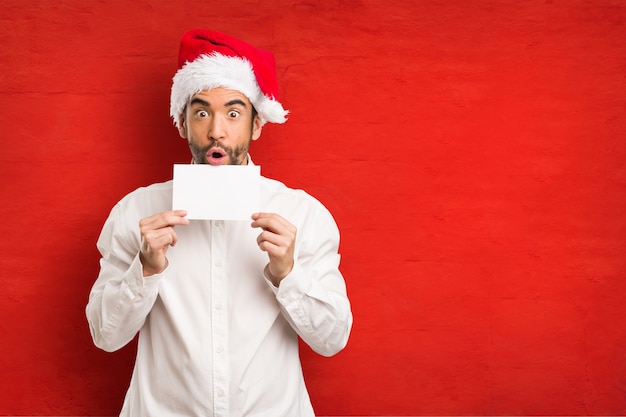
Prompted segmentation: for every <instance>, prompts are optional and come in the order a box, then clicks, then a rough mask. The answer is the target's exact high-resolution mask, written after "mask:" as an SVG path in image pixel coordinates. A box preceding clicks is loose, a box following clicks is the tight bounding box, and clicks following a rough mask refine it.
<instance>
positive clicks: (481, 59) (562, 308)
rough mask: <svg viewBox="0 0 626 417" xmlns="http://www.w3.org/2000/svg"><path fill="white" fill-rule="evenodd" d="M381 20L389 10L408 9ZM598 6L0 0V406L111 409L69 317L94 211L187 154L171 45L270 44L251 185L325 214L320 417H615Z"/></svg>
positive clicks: (622, 227)
mask: <svg viewBox="0 0 626 417" xmlns="http://www.w3.org/2000/svg"><path fill="white" fill-rule="evenodd" d="M404 3H410V4H411V5H407V4H404ZM625 23H626V4H625V3H624V2H623V1H620V0H615V1H609V0H596V1H578V0H572V1H559V0H547V1H529V0H527V1H512V0H511V1H487V0H485V1H478V0H476V1H463V0H457V1H443V2H442V1H419V2H418V1H415V2H401V1H400V2H393V1H374V0H363V1H359V0H351V1H339V0H337V1H321V2H313V1H311V2H308V1H304V0H303V1H287V0H280V1H278V0H272V1H253V0H244V1H240V2H195V1H194V2H191V1H176V2H172V1H165V0H164V1H151V2H148V1H114V2H106V1H101V2H86V1H78V0H73V1H72V0H67V1H62V2H60V1H30V2H23V1H21V0H20V1H18V0H8V1H7V0H4V1H3V2H2V3H1V4H0V35H1V36H0V46H1V47H0V66H1V68H2V70H1V72H0V128H1V129H2V132H1V133H2V134H1V135H0V143H1V152H0V178H1V185H0V187H1V188H0V190H1V195H2V204H1V205H0V219H2V226H1V227H0V231H1V232H0V300H1V301H0V414H9V415H13V414H19V415H29V414H30V415H87V414H89V415H113V414H115V413H117V412H118V411H119V407H120V405H121V402H122V398H123V394H124V392H125V389H126V386H127V383H128V379H129V376H130V372H131V367H132V362H133V357H134V346H133V345H131V346H128V347H126V348H124V349H123V350H121V351H119V352H116V353H113V354H107V353H105V352H102V351H99V350H97V349H96V348H95V347H93V345H92V343H91V340H90V337H89V331H88V327H87V323H86V320H85V318H84V312H83V311H84V306H85V304H86V302H87V296H88V292H89V289H90V287H91V285H92V283H93V281H94V279H95V278H96V275H97V272H98V254H97V252H96V249H95V241H96V238H97V236H98V233H99V231H100V228H101V226H102V223H103V221H104V219H105V217H106V216H107V214H108V212H109V210H110V209H111V207H112V206H113V204H114V203H115V202H116V201H117V200H119V199H120V198H121V197H122V196H123V195H124V194H126V193H127V192H129V191H131V190H133V189H134V188H136V187H138V186H141V185H145V184H149V183H152V182H156V181H162V180H166V179H168V178H169V177H170V175H171V169H172V168H171V166H172V164H173V163H184V162H187V161H188V160H189V156H188V149H187V148H186V144H185V143H184V141H182V140H181V139H179V138H178V135H177V133H176V131H175V129H174V128H173V127H172V124H171V121H170V120H169V118H168V104H169V88H170V81H171V77H172V75H173V73H174V71H175V65H176V53H177V48H178V46H177V45H178V40H179V38H180V36H181V34H182V33H183V32H184V31H185V30H187V29H190V28H194V27H210V28H213V29H217V30H221V31H224V32H228V33H230V34H232V35H235V36H238V37H241V38H243V39H246V40H248V41H250V42H252V43H254V44H256V45H258V46H261V47H263V48H265V49H269V50H272V51H274V52H275V54H276V58H277V62H278V74H279V84H280V92H281V99H282V101H283V103H284V104H285V106H286V108H288V109H290V110H291V116H290V120H289V122H288V123H287V124H285V125H284V126H268V127H266V128H265V130H264V132H263V136H262V138H261V140H260V141H258V142H257V143H255V144H254V145H253V149H252V154H253V157H254V159H255V162H257V163H259V164H260V165H261V166H262V171H263V173H264V174H266V175H269V176H271V177H275V178H278V179H281V180H283V181H284V182H286V183H287V184H288V185H290V186H292V187H297V188H304V189H306V190H308V191H309V192H310V193H312V194H313V195H315V196H316V197H318V198H319V199H320V200H322V201H323V202H324V203H325V204H326V205H327V206H328V207H329V208H330V210H331V211H332V212H333V213H334V215H335V217H336V220H337V222H338V224H339V226H340V229H341V231H342V246H341V251H342V254H343V263H342V267H343V272H344V274H345V276H346V280H347V283H348V286H349V295H350V297H351V300H352V302H353V309H354V315H355V322H354V330H353V334H352V338H351V340H350V343H349V345H348V347H347V349H346V350H345V351H344V352H342V353H341V354H339V355H338V356H336V357H334V358H331V359H325V358H319V357H316V356H315V355H314V354H313V353H311V352H310V351H309V350H308V349H303V360H304V366H305V372H306V377H307V381H308V384H309V386H310V391H311V395H312V399H313V403H314V406H315V407H316V410H317V412H318V413H319V414H321V415H350V414H352V415H372V416H374V415H390V414H396V415H400V414H404V415H441V414H445V415H455V414H462V415H477V414H478V415H518V414H526V415H533V414H535V415H536V414H553V415H554V414H570V415H580V414H595V415H603V414H626V354H625V353H624V352H625V350H624V346H625V345H626V325H625V313H626V282H625V278H626V254H625V249H626V216H625V211H626V167H625V165H626V145H625V143H624V141H625V139H626V137H625V136H626V135H625V133H626V119H625V116H626V46H625V45H626V42H625V40H626V26H625Z"/></svg>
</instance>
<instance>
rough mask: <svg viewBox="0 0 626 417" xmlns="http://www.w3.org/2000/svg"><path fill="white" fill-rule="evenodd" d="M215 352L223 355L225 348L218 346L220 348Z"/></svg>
mask: <svg viewBox="0 0 626 417" xmlns="http://www.w3.org/2000/svg"><path fill="white" fill-rule="evenodd" d="M215 351H216V352H217V353H222V352H224V348H223V347H221V346H218V347H217V349H215Z"/></svg>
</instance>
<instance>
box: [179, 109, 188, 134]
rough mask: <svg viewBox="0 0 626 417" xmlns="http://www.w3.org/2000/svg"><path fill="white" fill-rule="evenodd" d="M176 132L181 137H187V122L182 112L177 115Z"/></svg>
mask: <svg viewBox="0 0 626 417" xmlns="http://www.w3.org/2000/svg"><path fill="white" fill-rule="evenodd" d="M178 134H179V135H180V137H181V138H183V139H187V122H186V121H185V114H184V113H183V114H181V115H180V116H178Z"/></svg>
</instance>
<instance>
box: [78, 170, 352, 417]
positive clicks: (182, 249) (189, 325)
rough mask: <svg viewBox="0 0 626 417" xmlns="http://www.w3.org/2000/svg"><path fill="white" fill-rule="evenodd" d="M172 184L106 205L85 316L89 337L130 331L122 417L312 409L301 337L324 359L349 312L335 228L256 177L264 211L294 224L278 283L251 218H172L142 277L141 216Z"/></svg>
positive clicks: (168, 200)
mask: <svg viewBox="0 0 626 417" xmlns="http://www.w3.org/2000/svg"><path fill="white" fill-rule="evenodd" d="M171 206H172V182H171V181H169V182H165V183H160V184H154V185H151V186H149V187H145V188H140V189H137V190H135V191H134V192H132V193H130V194H129V195H127V196H126V197H124V198H123V199H122V200H121V201H120V202H119V203H118V204H117V205H116V206H115V207H114V208H113V210H112V211H111V214H110V215H109V218H108V219H107V221H106V223H105V225H104V228H103V230H102V233H101V235H100V238H99V239H98V249H99V250H100V253H101V254H102V259H101V260H100V265H101V270H100V274H99V276H98V279H97V281H96V282H95V284H94V286H93V288H92V290H91V294H90V297H89V303H88V305H87V309H86V313H87V319H88V321H89V326H90V331H91V335H92V337H93V340H94V343H95V344H96V345H97V346H98V347H100V348H101V349H104V350H106V351H114V350H117V349H119V348H121V347H122V346H124V345H126V344H127V343H128V342H129V341H131V340H132V339H133V338H134V336H135V335H136V333H137V332H139V343H138V347H137V359H136V362H135V367H134V370H133V375H132V379H131V382H130V387H129V389H128V391H127V394H126V398H125V400H124V405H123V408H122V411H121V414H120V415H121V416H132V417H137V416H155V417H157V416H158V417H169V416H214V417H218V416H219V417H226V416H229V417H239V416H247V417H252V416H255V417H260V416H268V417H269V416H271V417H281V416H283V417H305V416H314V413H313V408H312V406H311V402H310V400H309V395H308V393H307V389H306V387H305V383H304V378H303V375H302V369H301V365H300V358H299V354H298V335H299V336H300V337H301V338H302V339H303V340H304V341H305V342H306V343H307V344H308V345H309V346H311V348H312V349H313V350H315V351H316V352H318V353H319V354H321V355H324V356H330V355H333V354H335V353H337V352H338V351H340V350H341V349H343V347H344V346H345V345H346V343H347V340H348V335H349V333H350V329H351V326H352V313H351V311H350V303H349V301H348V298H347V295H346V287H345V282H344V280H343V277H342V275H341V273H340V272H339V270H338V266H339V254H338V252H337V250H338V245H339V232H338V230H337V226H336V224H335V222H334V220H333V218H332V216H331V215H330V213H329V212H328V210H326V208H325V207H324V206H323V205H322V204H321V203H319V202H318V201H317V200H315V199H314V198H313V197H311V196H310V195H308V194H306V193H305V192H303V191H300V190H292V189H289V188H287V187H285V186H284V185H283V184H281V183H279V182H277V181H274V180H270V179H267V178H262V181H261V211H263V212H273V213H278V214H280V215H281V216H283V217H284V218H285V219H286V220H288V221H289V222H291V223H292V224H294V225H295V226H296V227H297V237H296V248H295V264H294V267H293V270H292V271H291V273H290V274H289V275H288V276H287V277H285V278H284V279H283V280H282V282H281V283H280V285H279V287H278V288H276V287H274V286H273V285H272V284H271V282H270V281H269V280H268V279H267V278H266V277H265V276H264V275H263V271H264V268H265V266H266V265H267V263H268V257H267V254H266V253H265V252H263V251H261V250H260V249H259V247H258V245H257V243H256V238H257V236H258V234H259V233H260V232H261V230H260V229H254V228H252V227H251V226H250V223H251V221H252V220H250V222H248V221H200V220H191V221H190V224H189V225H187V226H177V227H176V234H177V235H178V242H177V243H176V246H173V247H170V248H169V249H168V251H167V258H168V261H169V265H168V267H167V268H166V269H165V270H164V271H163V272H161V273H159V274H157V275H153V276H151V277H145V278H144V277H143V276H142V265H141V263H140V261H139V251H140V244H141V237H140V234H139V220H140V219H142V218H144V217H147V216H151V215H153V214H156V213H159V212H162V211H167V210H171Z"/></svg>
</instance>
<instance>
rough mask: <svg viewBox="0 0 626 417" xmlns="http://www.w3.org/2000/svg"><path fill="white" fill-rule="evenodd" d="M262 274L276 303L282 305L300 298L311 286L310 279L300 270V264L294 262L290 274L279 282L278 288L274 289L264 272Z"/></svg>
mask: <svg viewBox="0 0 626 417" xmlns="http://www.w3.org/2000/svg"><path fill="white" fill-rule="evenodd" d="M263 274H264V276H265V280H266V281H267V283H268V285H269V286H270V288H271V289H272V291H273V292H274V295H276V298H277V299H278V301H279V302H280V303H281V304H284V305H286V304H290V303H292V302H294V301H296V300H298V299H300V298H302V296H303V295H304V294H305V293H306V291H307V289H308V288H309V287H310V286H311V278H310V277H309V276H308V274H306V273H305V272H304V271H303V270H302V268H301V267H300V264H298V263H297V262H294V264H293V269H292V270H291V272H290V273H289V274H288V275H287V276H286V277H285V278H283V279H282V281H280V285H279V286H278V288H276V287H275V286H274V284H272V281H270V279H269V278H268V277H267V275H265V271H264V273H263Z"/></svg>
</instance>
